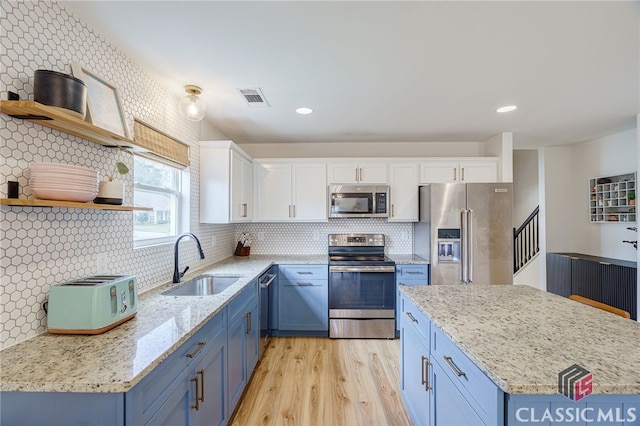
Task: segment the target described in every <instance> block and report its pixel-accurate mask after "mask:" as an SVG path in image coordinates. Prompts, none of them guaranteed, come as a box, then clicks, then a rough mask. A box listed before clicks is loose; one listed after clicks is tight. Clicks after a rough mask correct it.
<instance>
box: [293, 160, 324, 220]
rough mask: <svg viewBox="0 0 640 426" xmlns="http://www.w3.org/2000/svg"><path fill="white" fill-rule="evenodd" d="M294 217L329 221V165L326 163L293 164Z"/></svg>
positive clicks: (295, 218)
mask: <svg viewBox="0 0 640 426" xmlns="http://www.w3.org/2000/svg"><path fill="white" fill-rule="evenodd" d="M291 167H292V174H293V177H292V180H293V200H292V204H293V212H292V216H293V219H294V220H296V221H302V222H309V221H323V222H326V221H327V166H326V164H324V163H313V164H293V165H292V166H291Z"/></svg>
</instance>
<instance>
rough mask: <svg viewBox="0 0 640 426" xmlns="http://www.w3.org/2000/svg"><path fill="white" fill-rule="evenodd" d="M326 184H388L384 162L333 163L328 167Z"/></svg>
mask: <svg viewBox="0 0 640 426" xmlns="http://www.w3.org/2000/svg"><path fill="white" fill-rule="evenodd" d="M328 181H329V182H328V183H329V184H334V183H375V184H383V185H386V184H387V183H389V177H388V172H387V163H386V162H379V161H377V162H373V161H357V160H356V161H349V162H344V161H335V162H332V163H329V165H328Z"/></svg>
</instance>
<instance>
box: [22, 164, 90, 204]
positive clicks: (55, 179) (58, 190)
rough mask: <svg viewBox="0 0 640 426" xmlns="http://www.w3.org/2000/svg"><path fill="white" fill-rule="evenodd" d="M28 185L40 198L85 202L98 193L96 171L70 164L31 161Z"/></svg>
mask: <svg viewBox="0 0 640 426" xmlns="http://www.w3.org/2000/svg"><path fill="white" fill-rule="evenodd" d="M30 169H31V177H30V179H29V186H30V187H31V192H33V193H34V195H35V196H36V197H38V198H39V199H41V200H57V201H77V202H87V201H91V200H93V199H94V198H95V197H96V195H98V172H97V171H96V170H91V169H87V168H86V167H80V166H72V165H71V164H57V163H31V167H30Z"/></svg>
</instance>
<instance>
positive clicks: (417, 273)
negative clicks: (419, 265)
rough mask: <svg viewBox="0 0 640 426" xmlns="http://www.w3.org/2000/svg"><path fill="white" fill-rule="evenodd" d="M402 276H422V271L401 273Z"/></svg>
mask: <svg viewBox="0 0 640 426" xmlns="http://www.w3.org/2000/svg"><path fill="white" fill-rule="evenodd" d="M402 273H403V274H409V275H422V271H402Z"/></svg>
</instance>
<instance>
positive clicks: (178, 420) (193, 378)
mask: <svg viewBox="0 0 640 426" xmlns="http://www.w3.org/2000/svg"><path fill="white" fill-rule="evenodd" d="M226 352H227V311H226V309H225V310H222V311H221V312H220V313H218V314H217V315H216V316H215V317H213V318H212V319H211V320H209V322H208V323H207V324H205V325H204V326H203V327H202V328H201V329H200V330H199V331H198V332H196V334H194V335H193V336H192V337H191V338H189V340H187V342H186V343H184V344H183V345H182V346H181V347H180V348H178V349H177V350H176V351H175V352H174V353H173V354H172V355H171V356H169V358H167V359H166V360H165V361H164V362H162V363H161V364H160V365H159V366H158V367H156V369H155V370H153V371H152V372H151V373H150V374H149V375H148V376H147V377H145V378H144V379H143V380H142V381H141V382H140V383H138V384H137V385H136V386H135V387H134V388H133V389H132V390H131V391H129V392H127V394H126V403H127V414H126V424H127V425H156V424H158V425H198V424H210V425H218V424H224V423H226V421H227V420H228V410H227V407H226V399H227V398H226V380H227V379H226V377H227V375H226V358H227V355H226ZM220 381H221V382H222V385H220V383H219V382H220ZM203 392H208V395H209V397H208V398H206V399H205V398H204V396H206V395H204V396H203ZM203 399H204V401H203Z"/></svg>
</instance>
